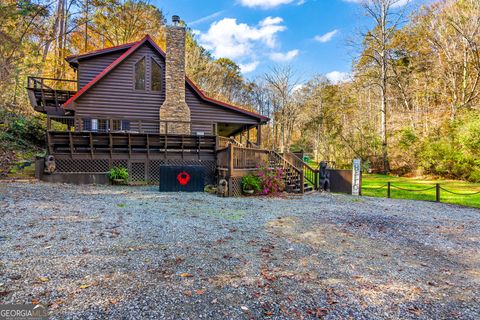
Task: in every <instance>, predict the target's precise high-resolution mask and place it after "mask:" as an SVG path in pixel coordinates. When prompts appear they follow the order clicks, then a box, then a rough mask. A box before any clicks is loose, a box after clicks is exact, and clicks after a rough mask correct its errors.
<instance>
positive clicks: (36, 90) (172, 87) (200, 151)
mask: <svg viewBox="0 0 480 320" xmlns="http://www.w3.org/2000/svg"><path fill="white" fill-rule="evenodd" d="M185 32H186V31H185V28H184V27H183V26H180V25H179V18H178V17H177V16H174V21H173V25H171V26H168V27H167V52H166V53H165V52H163V51H162V50H161V49H160V48H159V47H158V45H157V44H156V43H155V42H154V41H153V40H152V39H151V37H150V36H148V35H147V36H145V37H144V38H143V39H141V40H140V41H138V42H134V43H128V44H124V45H120V46H116V47H111V48H106V49H101V50H96V51H93V52H88V53H84V54H79V55H73V56H70V57H67V58H66V60H67V61H68V63H69V64H70V66H71V67H72V68H73V69H74V71H75V73H76V78H77V79H75V80H60V79H49V78H39V77H29V79H28V87H27V91H28V95H29V99H30V102H31V104H32V106H33V108H34V110H36V111H38V112H42V113H44V114H46V115H47V148H48V149H47V152H48V155H49V156H53V157H54V159H55V171H54V172H52V173H50V174H46V172H45V171H46V169H44V166H42V161H41V160H40V161H37V163H38V169H37V176H38V177H39V178H40V179H43V180H46V181H51V182H71V183H107V179H106V175H105V173H106V172H107V171H108V170H109V169H110V168H112V167H113V166H123V167H126V168H128V171H129V173H130V177H129V179H130V180H131V181H146V182H158V181H160V180H161V178H160V176H159V175H160V169H159V168H160V166H162V165H163V166H165V165H200V166H202V167H203V168H204V170H205V184H216V183H217V182H218V180H219V179H221V178H224V179H226V180H227V181H228V185H229V188H228V190H229V191H228V195H239V194H240V193H241V187H240V181H241V177H242V176H243V175H245V174H246V173H248V172H250V171H251V170H253V169H255V168H257V167H258V166H259V165H261V164H262V163H268V164H270V165H272V166H281V167H282V168H283V169H284V172H285V181H286V182H287V183H286V185H287V187H289V190H290V191H293V192H300V193H303V192H304V191H305V188H307V189H308V188H310V187H309V186H308V185H307V184H306V182H305V181H304V179H305V177H306V178H307V180H308V179H309V178H310V180H311V184H313V185H314V186H315V185H316V184H317V183H316V180H317V175H316V174H314V173H309V172H305V170H307V171H308V170H309V169H308V168H307V167H304V165H305V164H304V163H303V161H301V160H300V159H298V158H293V157H292V156H290V157H291V158H290V159H287V157H286V156H285V155H283V156H282V155H280V154H278V153H276V152H274V151H270V150H264V149H262V148H261V145H262V141H261V138H262V130H261V128H262V125H264V124H266V123H267V122H268V121H269V119H268V118H267V117H265V116H263V115H260V114H258V113H255V112H252V111H248V110H244V109H242V108H239V107H236V106H234V105H231V104H229V103H225V102H221V101H218V100H215V99H212V98H209V97H208V96H206V95H205V94H204V93H203V92H202V91H201V90H200V89H199V88H198V87H197V86H196V85H195V84H194V83H193V82H192V81H191V80H190V79H189V78H188V77H187V76H186V75H185ZM299 160H300V161H299ZM295 162H296V163H295ZM312 170H313V169H312ZM314 180H315V181H314ZM160 182H161V181H160Z"/></svg>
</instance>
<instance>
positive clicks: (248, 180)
mask: <svg viewBox="0 0 480 320" xmlns="http://www.w3.org/2000/svg"><path fill="white" fill-rule="evenodd" d="M242 190H253V191H260V179H259V178H258V176H256V175H253V174H249V175H246V176H244V177H243V178H242Z"/></svg>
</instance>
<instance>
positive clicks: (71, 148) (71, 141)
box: [68, 131, 73, 158]
mask: <svg viewBox="0 0 480 320" xmlns="http://www.w3.org/2000/svg"><path fill="white" fill-rule="evenodd" d="M68 143H69V144H70V157H71V158H73V138H72V132H71V131H68Z"/></svg>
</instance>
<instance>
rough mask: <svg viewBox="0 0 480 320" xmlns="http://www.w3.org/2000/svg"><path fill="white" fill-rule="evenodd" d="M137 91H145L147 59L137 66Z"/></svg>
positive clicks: (143, 59) (139, 62)
mask: <svg viewBox="0 0 480 320" xmlns="http://www.w3.org/2000/svg"><path fill="white" fill-rule="evenodd" d="M135 90H145V58H142V59H141V60H140V61H138V62H137V63H136V64H135Z"/></svg>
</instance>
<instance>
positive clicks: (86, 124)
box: [83, 119, 92, 131]
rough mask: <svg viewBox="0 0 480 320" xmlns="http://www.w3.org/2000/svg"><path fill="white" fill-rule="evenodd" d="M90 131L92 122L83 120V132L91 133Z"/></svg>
mask: <svg viewBox="0 0 480 320" xmlns="http://www.w3.org/2000/svg"><path fill="white" fill-rule="evenodd" d="M91 130H92V120H91V119H83V131H91Z"/></svg>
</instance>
